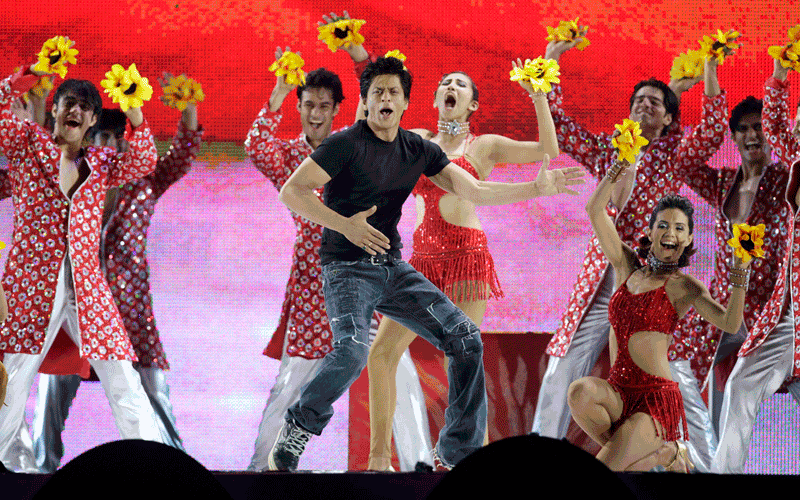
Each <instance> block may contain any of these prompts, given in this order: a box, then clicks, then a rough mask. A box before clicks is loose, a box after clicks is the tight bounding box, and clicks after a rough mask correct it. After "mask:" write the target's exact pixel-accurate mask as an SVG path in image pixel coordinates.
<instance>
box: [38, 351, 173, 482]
mask: <svg viewBox="0 0 800 500" xmlns="http://www.w3.org/2000/svg"><path fill="white" fill-rule="evenodd" d="M134 369H135V370H136V371H137V372H138V373H139V377H140V378H141V380H142V386H143V387H144V392H145V393H146V394H147V397H148V398H149V399H150V404H151V405H152V406H153V410H154V411H155V413H156V417H157V422H158V428H159V430H160V431H161V440H162V442H164V443H165V444H168V445H170V446H172V447H174V448H177V449H179V450H182V451H185V450H183V442H182V441H181V438H180V436H179V435H178V429H177V427H176V425H175V415H174V414H173V412H172V403H170V401H169V386H168V385H167V379H166V374H165V373H164V370H162V369H160V368H157V367H143V366H139V365H138V364H134ZM80 383H81V378H80V377H79V376H78V375H44V374H43V375H41V376H40V377H39V390H38V393H37V396H36V410H35V412H34V414H33V425H32V427H33V449H34V452H35V453H36V465H37V466H38V468H39V471H40V472H42V473H45V474H51V473H53V472H55V471H56V469H57V468H58V467H59V465H60V463H61V457H62V456H64V444H63V443H62V441H61V433H62V432H63V431H64V428H65V422H66V420H67V415H68V414H69V408H70V406H72V401H73V400H74V399H75V396H76V395H77V393H78V386H79V385H80Z"/></svg>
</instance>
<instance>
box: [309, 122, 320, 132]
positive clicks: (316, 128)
mask: <svg viewBox="0 0 800 500" xmlns="http://www.w3.org/2000/svg"><path fill="white" fill-rule="evenodd" d="M308 124H309V125H310V126H311V128H313V129H314V130H319V129H320V128H322V125H323V122H319V123H315V122H308Z"/></svg>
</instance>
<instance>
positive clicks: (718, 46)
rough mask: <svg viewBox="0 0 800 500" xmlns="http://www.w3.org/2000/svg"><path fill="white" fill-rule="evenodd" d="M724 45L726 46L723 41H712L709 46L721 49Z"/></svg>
mask: <svg viewBox="0 0 800 500" xmlns="http://www.w3.org/2000/svg"><path fill="white" fill-rule="evenodd" d="M725 46H726V44H725V43H723V42H714V44H713V45H712V46H711V48H712V49H714V50H719V49H721V48H723V47H725Z"/></svg>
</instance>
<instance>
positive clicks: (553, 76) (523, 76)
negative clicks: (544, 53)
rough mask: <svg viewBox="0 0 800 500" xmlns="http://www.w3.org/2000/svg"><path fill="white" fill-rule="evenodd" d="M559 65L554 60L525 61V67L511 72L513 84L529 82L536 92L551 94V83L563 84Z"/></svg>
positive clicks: (538, 58)
mask: <svg viewBox="0 0 800 500" xmlns="http://www.w3.org/2000/svg"><path fill="white" fill-rule="evenodd" d="M560 74H561V73H560V72H559V67H558V63H557V62H556V61H555V60H554V59H544V58H542V57H537V58H536V59H533V60H531V59H525V65H524V66H522V67H521V68H519V67H515V68H513V69H512V70H511V71H510V78H511V81H512V82H518V81H529V82H531V86H532V87H533V90H534V91H536V92H550V91H551V90H553V88H552V87H551V86H550V84H551V83H561V80H560V79H559V78H558V77H559V75H560Z"/></svg>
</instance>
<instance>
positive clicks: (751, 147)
mask: <svg viewBox="0 0 800 500" xmlns="http://www.w3.org/2000/svg"><path fill="white" fill-rule="evenodd" d="M744 148H745V149H746V150H747V151H750V152H756V151H760V150H761V148H762V146H761V143H760V142H748V143H746V144H745V145H744Z"/></svg>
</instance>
